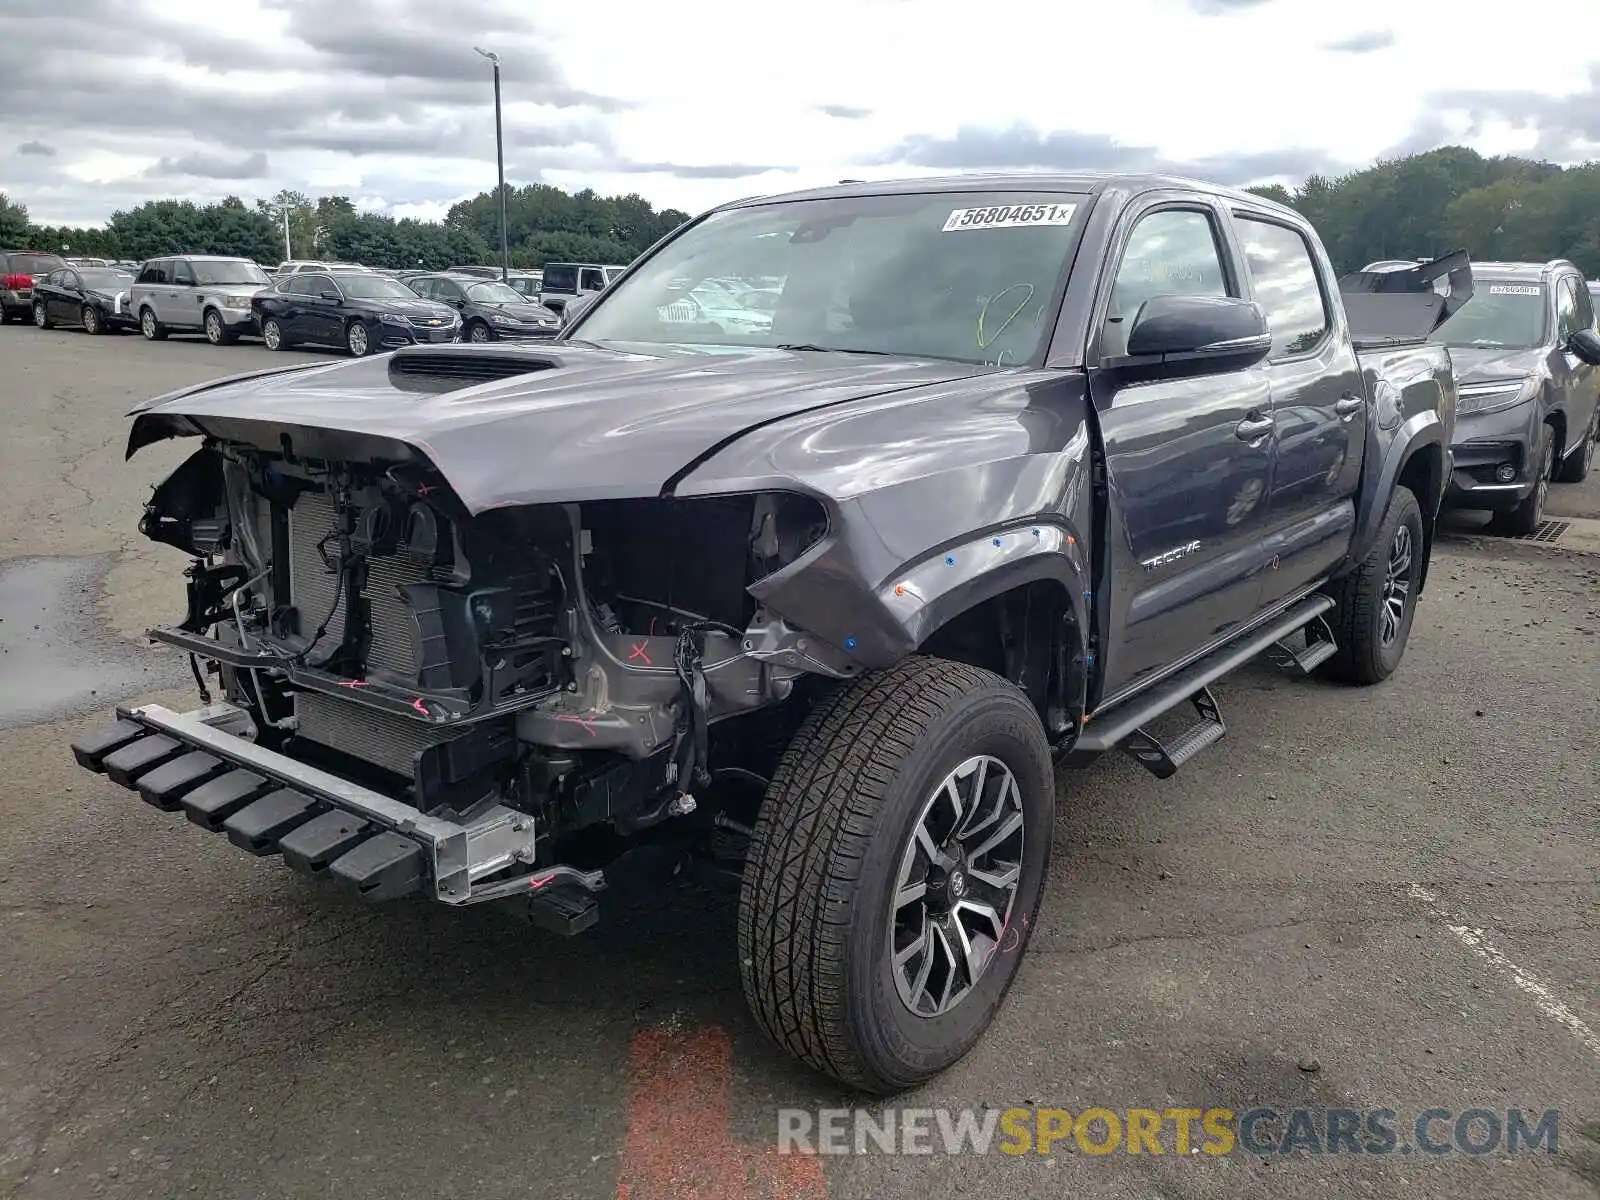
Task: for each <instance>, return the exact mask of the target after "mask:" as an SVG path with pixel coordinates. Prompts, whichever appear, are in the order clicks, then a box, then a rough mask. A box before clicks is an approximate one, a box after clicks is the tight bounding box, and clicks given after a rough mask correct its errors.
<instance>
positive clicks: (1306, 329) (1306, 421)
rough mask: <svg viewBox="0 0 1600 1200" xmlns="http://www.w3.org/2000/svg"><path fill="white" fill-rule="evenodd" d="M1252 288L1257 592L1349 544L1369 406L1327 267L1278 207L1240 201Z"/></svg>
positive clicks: (1318, 566)
mask: <svg viewBox="0 0 1600 1200" xmlns="http://www.w3.org/2000/svg"><path fill="white" fill-rule="evenodd" d="M1233 223H1234V232H1235V233H1236V235H1237V237H1238V241H1239V246H1240V249H1241V250H1242V251H1243V252H1244V262H1245V274H1246V277H1247V279H1248V280H1249V283H1250V287H1251V294H1252V295H1253V297H1254V299H1255V301H1256V302H1257V303H1258V304H1260V305H1261V307H1262V309H1264V310H1265V312H1266V314H1267V324H1268V326H1269V327H1270V328H1271V329H1272V353H1271V354H1270V355H1269V356H1268V359H1267V376H1268V378H1269V379H1270V380H1271V383H1272V422H1273V433H1272V436H1273V438H1274V439H1275V440H1276V442H1277V447H1278V452H1277V455H1276V459H1275V461H1274V464H1273V474H1272V486H1271V488H1270V490H1269V492H1268V496H1267V506H1266V507H1267V519H1266V552H1267V554H1266V558H1267V562H1266V569H1265V570H1264V571H1263V573H1262V592H1261V602H1262V604H1263V605H1270V604H1272V603H1274V602H1276V601H1278V600H1283V599H1287V598H1288V597H1289V596H1291V595H1293V594H1294V593H1295V592H1297V591H1299V590H1301V589H1303V588H1305V587H1306V586H1308V585H1309V584H1311V583H1313V582H1315V581H1316V580H1317V579H1319V578H1320V577H1322V576H1323V575H1324V574H1325V573H1326V572H1327V571H1328V570H1329V569H1330V568H1331V567H1333V566H1334V564H1336V563H1337V562H1338V561H1339V560H1340V559H1341V558H1343V557H1344V555H1345V553H1346V552H1347V551H1348V550H1349V548H1350V539H1351V537H1352V536H1353V534H1354V532H1355V523H1356V494H1357V491H1358V490H1359V488H1360V484H1361V459H1362V449H1363V447H1364V446H1365V445H1366V437H1367V422H1368V421H1369V420H1370V419H1371V417H1370V414H1369V412H1368V404H1367V392H1366V385H1365V381H1364V380H1363V379H1362V376H1361V364H1360V363H1359V362H1358V361H1357V360H1356V354H1355V350H1354V349H1353V348H1352V347H1351V345H1350V338H1349V335H1348V333H1347V332H1346V331H1345V330H1344V329H1343V328H1342V327H1341V326H1340V325H1339V324H1338V323H1337V322H1336V321H1335V320H1334V316H1333V314H1334V313H1335V312H1336V311H1338V310H1337V309H1336V307H1335V305H1336V303H1337V299H1336V297H1337V290H1336V289H1337V283H1336V282H1335V280H1334V276H1333V270H1332V268H1331V266H1330V265H1329V264H1328V263H1327V262H1326V261H1325V259H1324V258H1323V256H1321V255H1320V254H1318V253H1317V251H1316V250H1315V249H1314V248H1313V246H1312V243H1311V242H1310V240H1309V239H1307V237H1306V236H1305V234H1304V233H1303V232H1302V231H1301V230H1299V229H1297V228H1295V227H1294V226H1293V224H1292V223H1290V222H1288V221H1285V220H1283V219H1282V218H1281V217H1279V216H1276V215H1273V214H1270V213H1267V212H1265V211H1262V212H1254V211H1249V210H1246V209H1243V208H1238V207H1236V208H1235V209H1234V212H1233Z"/></svg>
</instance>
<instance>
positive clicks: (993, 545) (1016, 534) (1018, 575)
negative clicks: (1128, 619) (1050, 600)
mask: <svg viewBox="0 0 1600 1200" xmlns="http://www.w3.org/2000/svg"><path fill="white" fill-rule="evenodd" d="M1040 580H1048V581H1051V582H1054V583H1058V584H1060V585H1061V587H1062V588H1063V590H1064V592H1065V594H1066V598H1067V605H1068V610H1069V612H1070V613H1071V614H1072V619H1073V621H1074V622H1075V623H1076V624H1077V627H1078V629H1079V630H1082V631H1087V630H1088V628H1089V623H1088V607H1089V602H1090V600H1091V594H1090V582H1089V580H1090V576H1089V566H1088V561H1087V555H1086V554H1085V553H1084V547H1083V542H1082V539H1080V538H1079V537H1078V535H1077V534H1076V533H1075V532H1073V531H1072V530H1071V529H1069V528H1067V527H1066V526H1065V525H1062V524H1059V523H1055V522H1047V521H1032V522H1029V523H1028V524H1026V525H1019V526H1011V527H1008V528H1005V529H1000V530H995V531H992V532H990V533H987V534H983V535H981V536H976V537H973V538H971V539H968V540H966V541H963V542H961V543H959V544H956V545H951V546H947V547H945V548H944V549H942V550H940V551H938V552H936V553H934V554H932V555H930V556H928V557H927V558H924V559H922V560H920V561H918V562H915V563H911V564H907V565H906V566H905V567H904V568H903V569H902V570H901V571H899V572H897V573H896V574H895V575H894V576H893V577H892V578H891V579H889V580H886V581H885V582H884V583H883V584H882V585H881V586H880V588H879V590H878V599H879V602H880V603H882V605H883V606H884V608H885V609H886V610H887V611H888V612H889V614H890V615H891V616H892V617H893V618H894V620H895V621H896V622H897V623H898V624H899V625H900V626H901V627H902V628H903V629H904V630H905V632H906V636H907V638H908V639H909V640H910V642H911V643H912V645H914V646H915V645H921V644H922V643H923V642H925V641H926V640H927V639H928V637H929V636H930V635H931V634H933V633H934V632H935V631H936V630H938V629H939V628H940V627H941V626H943V625H945V624H947V623H949V622H950V621H951V620H953V619H954V618H955V617H958V616H960V615H961V614H962V613H964V612H966V611H967V610H968V609H971V608H973V607H975V606H977V605H979V604H982V603H983V602H984V601H986V600H992V599H994V598H995V597H996V596H999V595H1002V594H1004V593H1006V592H1009V591H1012V590H1014V589H1016V588H1019V587H1022V586H1023V585H1024V584H1028V583H1033V582H1036V581H1040Z"/></svg>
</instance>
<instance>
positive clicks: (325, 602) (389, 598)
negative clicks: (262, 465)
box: [289, 492, 429, 684]
mask: <svg viewBox="0 0 1600 1200" xmlns="http://www.w3.org/2000/svg"><path fill="white" fill-rule="evenodd" d="M337 529H338V509H337V507H336V506H335V505H334V503H333V500H332V498H331V497H329V496H327V495H325V494H323V493H320V492H303V493H301V495H300V497H299V499H298V500H297V501H296V502H295V506H294V507H293V508H292V509H290V510H289V597H290V603H291V604H293V605H294V606H295V608H297V609H298V610H299V612H300V628H301V631H302V632H303V633H305V634H306V635H308V636H309V635H310V634H312V633H315V632H316V629H317V623H319V622H321V621H322V620H323V619H324V618H325V617H326V616H327V615H328V613H329V612H330V611H331V610H332V609H333V606H334V601H335V597H336V596H337V597H338V600H339V611H338V612H336V613H334V615H333V618H332V619H331V620H329V622H328V632H327V633H326V634H325V635H324V638H323V640H324V644H328V645H337V644H338V642H339V641H340V640H341V639H342V638H343V636H344V608H345V603H344V602H345V600H346V599H347V598H348V597H344V596H339V592H338V585H339V581H338V577H337V576H336V575H335V574H334V573H333V572H331V571H329V570H328V565H327V562H326V561H325V560H324V557H323V551H322V550H320V549H318V544H319V543H322V542H323V539H324V538H327V537H328V535H329V534H334V535H335V537H336V536H337V533H336V531H337ZM324 545H325V548H326V549H327V550H328V552H329V554H330V556H332V555H336V554H337V550H338V545H337V542H336V541H333V540H330V541H327V542H326V543H324ZM428 569H429V568H428V562H427V560H426V559H425V558H424V557H423V556H421V555H418V554H413V553H411V552H410V551H409V550H407V549H406V548H405V547H404V546H401V547H400V548H399V549H398V550H397V551H396V552H395V553H393V554H385V555H382V556H379V557H375V558H370V559H368V560H367V562H366V583H365V584H364V585H363V587H362V589H361V598H362V600H364V601H365V602H366V605H367V610H368V612H369V614H370V616H371V621H372V637H371V641H370V647H369V649H368V652H367V669H368V671H369V673H372V674H377V675H381V676H385V677H388V678H390V679H393V680H394V681H395V682H397V683H413V684H414V683H415V682H416V679H417V673H418V671H420V670H421V668H422V647H421V645H420V642H419V638H420V632H419V630H418V628H417V622H416V619H415V617H413V616H412V614H411V611H410V609H409V608H407V607H406V604H405V601H404V600H403V599H402V597H401V594H400V589H401V588H402V587H403V586H405V585H406V584H410V583H421V582H423V581H425V580H426V579H427V578H428Z"/></svg>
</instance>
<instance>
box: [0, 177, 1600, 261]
mask: <svg viewBox="0 0 1600 1200" xmlns="http://www.w3.org/2000/svg"><path fill="white" fill-rule="evenodd" d="M1251 190H1252V191H1254V192H1257V193H1258V194H1260V195H1263V196H1267V197H1270V198H1271V199H1274V200H1278V201H1281V202H1282V203H1285V204H1288V205H1290V206H1292V207H1293V208H1295V209H1297V210H1299V211H1300V212H1302V213H1304V214H1305V216H1306V217H1307V218H1309V219H1310V220H1311V221H1312V223H1313V224H1315V225H1316V227H1317V230H1318V231H1319V232H1320V233H1321V235H1322V238H1323V241H1324V242H1325V243H1326V245H1327V247H1328V252H1329V254H1330V255H1331V256H1332V257H1333V260H1334V264H1335V265H1336V266H1337V267H1338V269H1339V270H1340V271H1341V272H1344V271H1352V270H1356V269H1359V268H1360V267H1361V266H1363V265H1365V264H1366V263H1368V262H1371V261H1374V260H1376V259H1382V258H1420V257H1423V256H1430V257H1431V256H1433V255H1437V254H1442V253H1444V252H1446V251H1449V250H1454V249H1457V248H1458V247H1465V248H1466V249H1467V250H1468V251H1469V252H1470V253H1471V255H1472V257H1473V258H1474V259H1479V260H1484V259H1513V260H1532V261H1545V260H1547V259H1551V258H1568V259H1571V260H1572V261H1573V262H1574V263H1576V264H1577V265H1578V266H1579V268H1581V269H1582V270H1583V271H1584V273H1585V274H1586V275H1587V276H1588V277H1590V278H1597V277H1600V163H1585V164H1583V165H1582V166H1576V167H1565V168H1564V167H1560V166H1557V165H1555V164H1553V163H1545V162H1534V161H1532V160H1530V159H1524V158H1517V157H1513V156H1500V157H1495V158H1485V157H1484V156H1482V155H1480V154H1478V153H1477V152H1476V151H1473V150H1469V149H1467V148H1465V147H1462V146H1445V147H1443V148H1441V149H1438V150H1430V151H1428V152H1426V153H1424V154H1414V155H1410V156H1409V157H1405V158H1395V159H1388V160H1383V161H1380V162H1377V163H1375V164H1374V165H1373V166H1371V167H1368V168H1367V169H1365V170H1362V171H1356V172H1353V173H1351V174H1348V175H1343V176H1339V177H1337V178H1329V177H1327V176H1323V175H1313V176H1312V177H1311V178H1309V179H1307V180H1306V181H1305V183H1303V184H1301V185H1300V186H1299V187H1298V188H1296V189H1294V190H1293V191H1290V190H1289V189H1287V188H1284V187H1282V186H1281V185H1273V186H1271V187H1263V188H1252V189H1251ZM285 215H287V218H288V225H289V239H290V244H291V247H292V249H293V255H294V257H297V258H331V259H341V260H345V261H350V262H362V263H366V264H368V265H370V266H381V267H424V268H428V269H437V268H441V267H447V266H451V265H452V264H455V263H464V262H488V263H492V262H497V261H498V260H499V246H500V224H499V222H500V206H499V196H498V193H497V192H495V191H493V190H491V191H487V192H484V193H482V194H481V195H478V196H476V197H474V198H473V199H471V200H464V201H462V202H461V203H459V204H456V205H454V206H453V207H451V209H450V210H449V212H448V214H447V215H446V216H445V219H444V221H443V222H430V221H418V220H412V219H401V220H396V219H394V218H393V217H387V216H381V215H377V214H373V213H361V212H357V211H356V208H355V206H354V204H352V203H351V201H350V199H349V198H348V197H346V196H322V197H320V198H318V199H315V200H313V199H312V198H311V197H309V196H307V195H305V194H304V193H301V192H293V191H284V192H279V193H278V194H277V195H276V196H274V197H273V198H272V199H271V200H260V201H257V202H256V203H255V204H254V205H253V206H252V205H247V204H245V202H244V201H242V200H240V199H238V198H237V197H232V196H230V197H228V198H226V199H224V200H221V201H219V202H217V203H215V204H207V205H196V204H194V203H192V202H190V201H187V200H152V201H149V202H147V203H145V204H141V205H139V206H137V207H135V208H131V209H126V210H123V211H119V212H117V213H115V214H113V215H112V217H111V220H110V221H109V222H107V223H106V225H105V226H104V227H102V228H77V227H66V226H53V227H43V226H37V225H33V224H31V223H29V221H28V213H27V209H26V208H24V207H23V206H21V205H20V204H17V203H14V202H12V201H9V200H8V199H7V198H6V197H5V195H4V193H0V247H7V248H9V247H21V246H24V245H26V246H28V247H30V248H32V249H38V250H54V251H57V252H62V251H63V250H64V249H65V251H66V252H68V253H71V254H82V255H94V256H97V257H106V258H129V259H145V258H151V257H154V256H156V255H160V254H176V253H181V252H184V251H191V252H195V253H209V254H238V255H243V256H244V257H246V258H252V259H255V260H256V261H257V262H262V263H274V262H277V261H278V259H280V258H281V257H282V256H283V223H284V217H285ZM506 217H507V220H506V228H507V235H508V241H509V244H510V247H511V261H512V264H513V265H514V266H519V267H537V266H541V265H542V264H544V263H546V262H549V261H552V260H567V261H573V260H576V261H580V262H606V263H626V262H628V261H629V260H630V259H632V258H633V257H635V256H636V255H637V254H639V253H640V252H641V251H643V250H644V249H646V248H647V247H648V246H649V245H650V244H651V243H652V242H654V241H655V240H656V239H657V238H659V237H661V236H662V235H664V234H666V233H669V232H670V231H671V230H673V229H674V228H676V227H677V226H678V225H679V224H681V223H682V222H683V221H685V220H687V219H688V214H687V213H683V212H679V211H677V210H675V209H661V210H659V211H658V210H656V209H655V208H653V207H652V206H651V204H650V202H649V201H648V200H646V199H644V197H642V196H638V195H628V196H600V195H597V194H596V193H595V192H593V191H591V190H585V191H581V192H577V193H575V194H574V193H568V192H564V191H562V190H561V189H560V188H556V187H551V186H549V185H546V184H534V185H531V186H528V187H521V188H510V187H508V188H507V193H506Z"/></svg>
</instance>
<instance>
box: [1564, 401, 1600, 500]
mask: <svg viewBox="0 0 1600 1200" xmlns="http://www.w3.org/2000/svg"><path fill="white" fill-rule="evenodd" d="M1596 441H1600V407H1596V409H1595V410H1594V417H1593V419H1592V420H1590V422H1589V429H1588V432H1586V433H1585V434H1584V435H1583V444H1582V445H1579V446H1575V447H1573V450H1572V453H1571V454H1569V455H1567V457H1566V458H1565V459H1563V460H1562V463H1561V469H1560V470H1559V471H1558V472H1557V473H1556V482H1557V483H1582V482H1583V481H1584V480H1585V479H1587V478H1589V468H1590V467H1592V466H1594V449H1595V442H1596Z"/></svg>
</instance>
